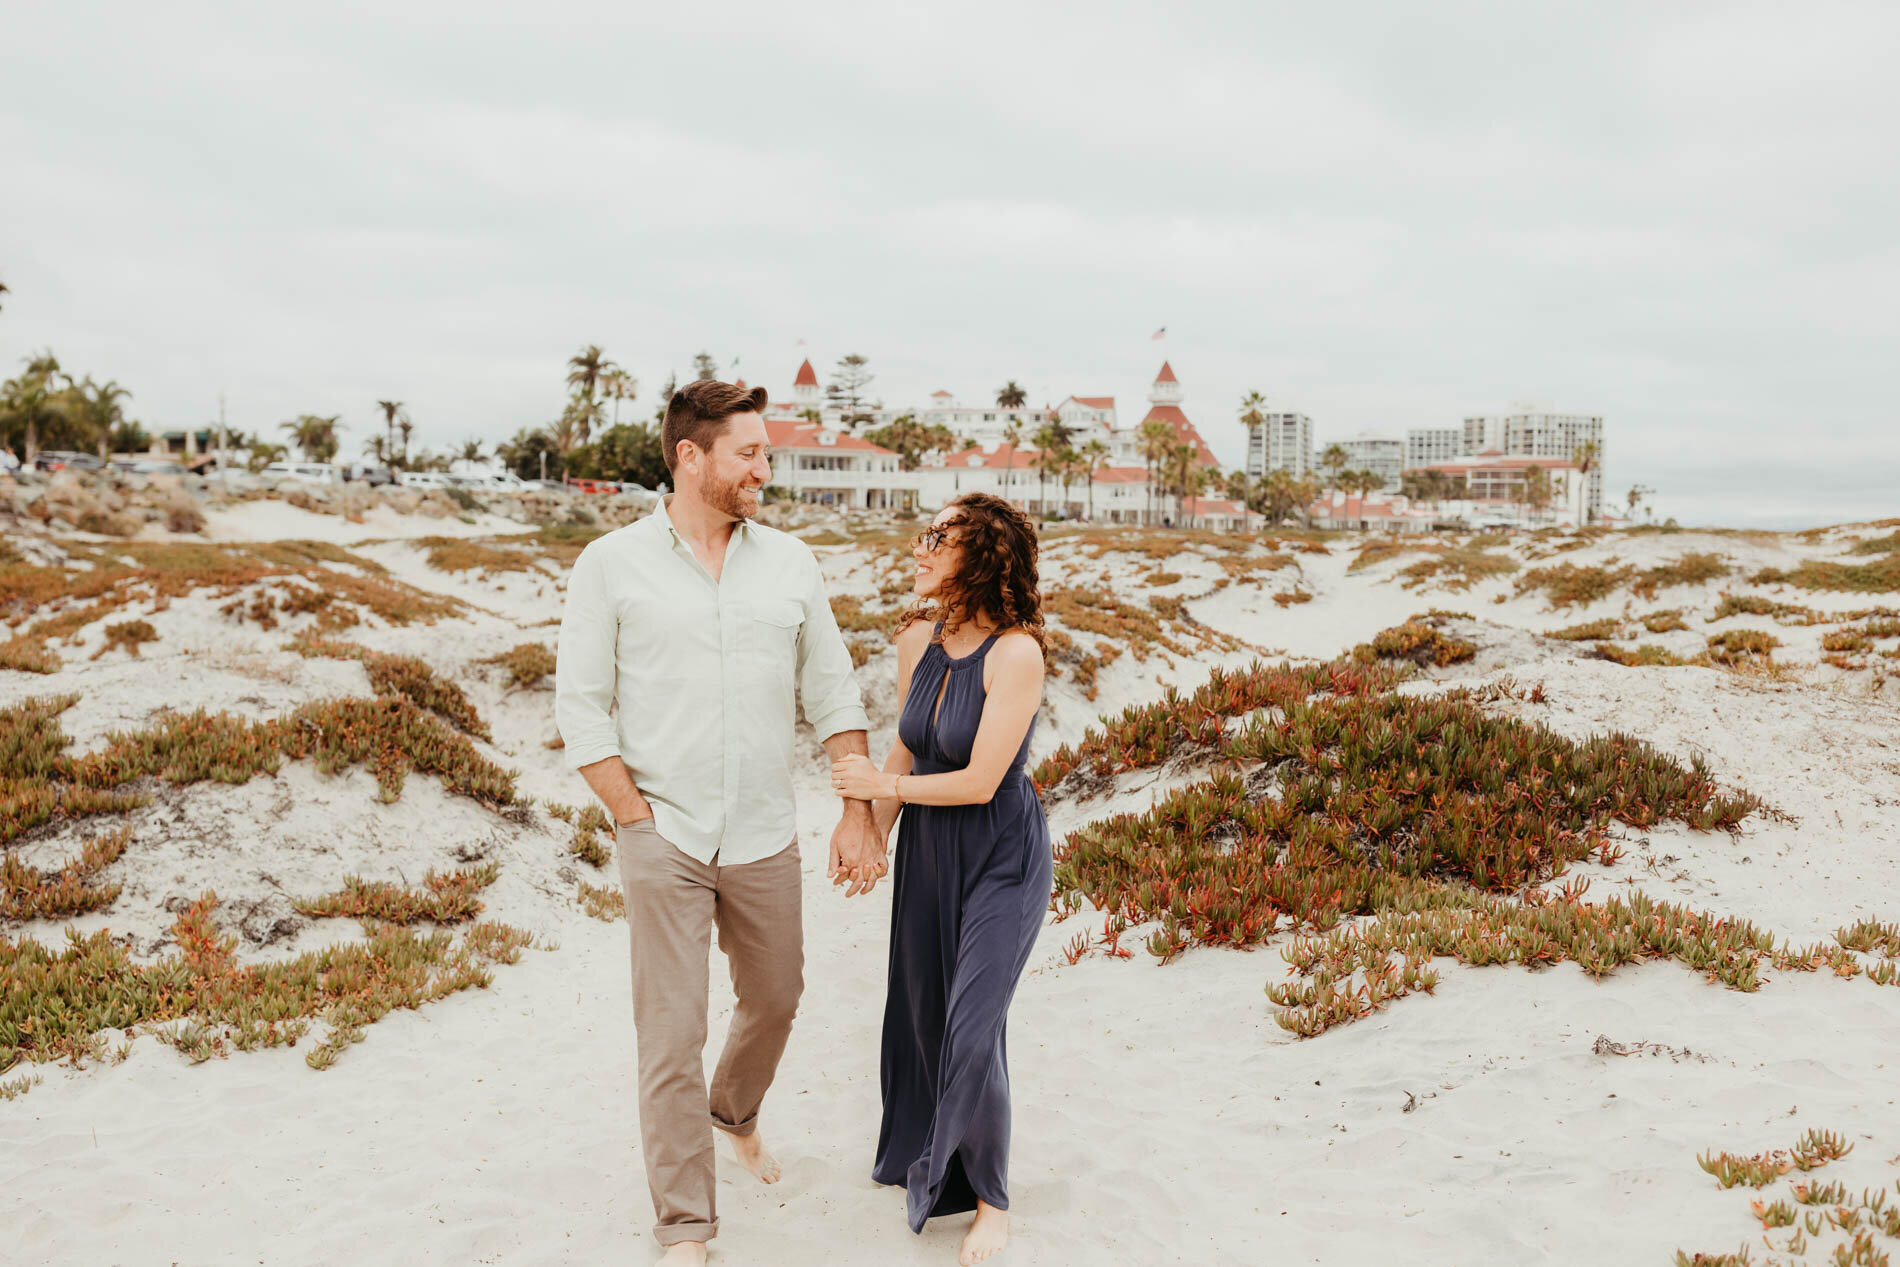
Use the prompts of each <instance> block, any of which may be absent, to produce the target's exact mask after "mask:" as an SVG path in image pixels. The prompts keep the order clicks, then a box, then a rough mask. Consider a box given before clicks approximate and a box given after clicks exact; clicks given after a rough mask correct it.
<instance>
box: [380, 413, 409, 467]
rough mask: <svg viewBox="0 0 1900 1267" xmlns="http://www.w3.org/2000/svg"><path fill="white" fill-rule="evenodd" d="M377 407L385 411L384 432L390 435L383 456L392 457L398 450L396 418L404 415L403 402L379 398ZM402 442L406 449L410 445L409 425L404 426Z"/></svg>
mask: <svg viewBox="0 0 1900 1267" xmlns="http://www.w3.org/2000/svg"><path fill="white" fill-rule="evenodd" d="M376 407H377V408H378V409H380V410H382V411H383V434H384V435H386V436H388V437H389V442H388V443H387V444H386V445H384V446H383V449H384V453H383V457H384V458H387V457H392V456H394V454H395V452H396V419H397V418H399V417H401V416H402V402H401V401H400V400H379V401H377V402H376ZM402 444H403V448H405V449H407V448H408V447H409V429H408V428H407V427H404V428H403V433H402ZM379 460H381V459H379Z"/></svg>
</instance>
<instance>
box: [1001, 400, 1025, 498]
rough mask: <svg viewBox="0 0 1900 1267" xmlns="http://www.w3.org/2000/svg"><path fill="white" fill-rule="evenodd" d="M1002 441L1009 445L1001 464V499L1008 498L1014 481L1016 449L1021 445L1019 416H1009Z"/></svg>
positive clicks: (1021, 434) (1020, 420) (1021, 436)
mask: <svg viewBox="0 0 1900 1267" xmlns="http://www.w3.org/2000/svg"><path fill="white" fill-rule="evenodd" d="M1003 442H1004V443H1005V444H1007V445H1009V452H1008V454H1006V455H1005V456H1006V457H1007V459H1008V460H1007V461H1006V462H1005V464H1004V466H1003V500H1004V501H1008V500H1009V489H1010V486H1011V485H1012V484H1014V483H1015V482H1016V450H1017V449H1019V448H1021V447H1022V443H1023V423H1022V419H1020V418H1011V419H1010V420H1009V425H1008V426H1007V427H1004V428H1003Z"/></svg>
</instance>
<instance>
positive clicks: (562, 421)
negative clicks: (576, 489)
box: [546, 409, 584, 477]
mask: <svg viewBox="0 0 1900 1267" xmlns="http://www.w3.org/2000/svg"><path fill="white" fill-rule="evenodd" d="M546 430H547V433H548V442H549V445H550V447H552V448H553V450H554V454H555V456H556V457H558V458H560V459H561V474H562V476H563V477H565V476H566V475H567V455H568V454H570V453H572V452H573V451H574V450H576V449H578V448H580V447H581V445H582V444H583V443H584V441H583V440H582V438H581V435H580V431H579V428H578V425H577V423H576V420H575V417H574V411H573V410H571V409H563V410H562V411H561V416H560V417H559V418H556V419H555V420H554V421H553V422H552V423H550V424H548V426H547V428H546Z"/></svg>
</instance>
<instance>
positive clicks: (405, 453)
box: [396, 414, 416, 466]
mask: <svg viewBox="0 0 1900 1267" xmlns="http://www.w3.org/2000/svg"><path fill="white" fill-rule="evenodd" d="M415 429H416V424H415V423H413V422H411V421H409V415H408V414H404V415H403V416H402V418H401V419H400V420H398V422H397V423H396V430H398V431H400V432H402V460H403V465H405V466H407V465H408V463H409V437H410V435H412V434H413V433H414V432H415Z"/></svg>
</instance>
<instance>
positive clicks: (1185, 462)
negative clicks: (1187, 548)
mask: <svg viewBox="0 0 1900 1267" xmlns="http://www.w3.org/2000/svg"><path fill="white" fill-rule="evenodd" d="M1199 456H1200V451H1199V450H1198V449H1196V448H1195V447H1194V446H1193V445H1191V444H1188V443H1187V442H1186V441H1182V442H1180V443H1178V444H1175V445H1173V446H1172V447H1171V448H1170V449H1169V450H1168V460H1169V464H1170V465H1171V466H1172V467H1173V468H1174V480H1173V483H1174V490H1175V501H1174V518H1175V521H1176V522H1177V523H1179V522H1181V521H1182V520H1183V519H1185V518H1186V516H1187V508H1188V507H1187V498H1188V484H1189V483H1190V482H1191V481H1190V479H1189V472H1191V471H1193V470H1195V469H1196V468H1195V465H1194V460H1195V458H1197V457H1199ZM1182 526H1183V527H1185V526H1186V525H1185V524H1183V525H1182Z"/></svg>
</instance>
